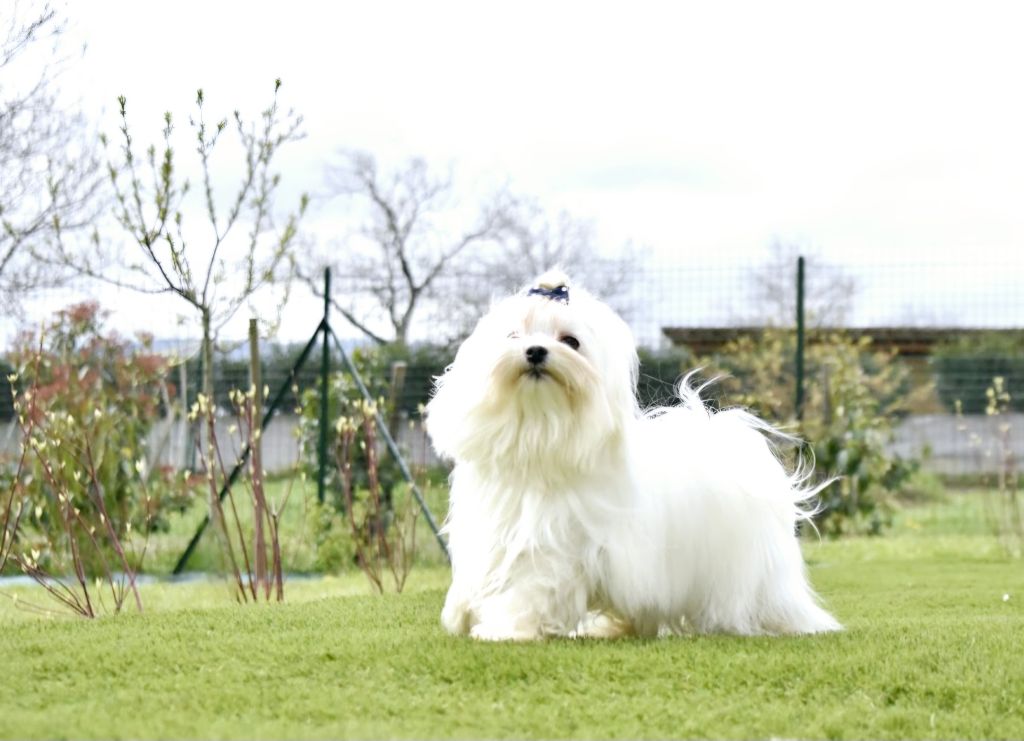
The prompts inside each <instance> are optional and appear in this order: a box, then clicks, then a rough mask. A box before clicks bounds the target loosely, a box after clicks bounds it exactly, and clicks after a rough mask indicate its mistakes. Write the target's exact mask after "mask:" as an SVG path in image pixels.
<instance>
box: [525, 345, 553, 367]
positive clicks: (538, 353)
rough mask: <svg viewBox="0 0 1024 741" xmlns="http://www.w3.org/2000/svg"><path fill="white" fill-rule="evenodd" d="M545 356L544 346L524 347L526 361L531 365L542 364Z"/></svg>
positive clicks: (546, 354) (545, 349) (546, 352)
mask: <svg viewBox="0 0 1024 741" xmlns="http://www.w3.org/2000/svg"><path fill="white" fill-rule="evenodd" d="M547 356H548V350H547V348H546V347H541V346H540V345H533V346H532V347H528V348H526V361H527V362H528V363H529V364H530V365H532V366H538V365H543V364H544V360H545V358H547Z"/></svg>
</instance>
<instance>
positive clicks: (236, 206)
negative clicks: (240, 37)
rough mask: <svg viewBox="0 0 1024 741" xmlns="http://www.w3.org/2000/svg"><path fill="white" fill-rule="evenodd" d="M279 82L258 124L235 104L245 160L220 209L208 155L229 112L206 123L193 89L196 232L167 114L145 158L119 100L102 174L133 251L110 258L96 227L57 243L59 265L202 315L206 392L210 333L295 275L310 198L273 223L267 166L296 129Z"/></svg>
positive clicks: (273, 183)
mask: <svg viewBox="0 0 1024 741" xmlns="http://www.w3.org/2000/svg"><path fill="white" fill-rule="evenodd" d="M280 87H281V81H280V80H277V81H275V83H274V97H273V100H272V102H271V104H270V106H269V107H268V108H266V109H265V110H264V111H263V112H262V113H261V114H260V117H259V122H258V123H247V122H246V121H245V120H244V119H243V117H242V115H241V114H240V113H239V112H238V111H235V112H234V115H233V119H234V127H233V128H234V129H235V130H236V132H237V135H238V144H239V145H240V151H241V156H242V162H241V165H242V167H241V172H240V176H239V179H238V184H237V186H236V187H235V188H234V189H233V190H232V191H231V193H230V196H229V197H228V199H227V204H226V208H223V210H222V205H223V204H219V203H218V197H217V193H216V192H215V191H216V188H215V187H214V176H213V173H212V167H213V162H212V157H213V155H214V151H215V147H217V145H218V143H219V142H220V140H221V134H222V133H223V132H224V130H225V129H227V128H228V120H227V119H221V120H220V121H218V122H217V123H216V124H214V125H212V126H211V125H209V124H207V122H206V120H205V117H204V103H205V100H204V96H203V91H202V90H199V91H198V93H197V95H196V108H197V112H196V115H195V116H194V117H191V118H190V119H189V124H190V126H191V128H192V131H193V133H194V134H195V142H196V149H195V152H196V155H197V157H198V163H199V169H198V173H199V176H200V179H201V182H200V190H201V204H202V211H205V217H206V218H205V220H206V224H204V225H203V226H201V227H198V228H196V229H194V230H186V228H185V221H186V220H185V213H186V212H188V211H187V209H186V208H185V206H184V201H185V198H186V196H187V195H188V193H189V192H190V183H189V181H188V180H187V179H184V178H183V177H182V175H181V173H180V172H179V168H178V162H177V159H176V157H175V152H174V149H173V148H172V146H171V135H172V132H173V130H174V126H173V119H172V116H171V114H170V113H165V114H164V129H163V146H162V147H161V148H160V149H159V151H158V149H157V148H156V147H155V146H150V147H149V148H148V149H147V150H146V154H145V160H141V159H140V157H139V156H138V155H137V154H136V151H135V141H134V138H133V137H132V134H131V132H130V130H129V126H128V114H127V108H126V106H127V102H126V100H125V98H124V97H123V96H122V97H121V98H119V102H120V115H121V121H122V126H121V147H120V154H121V156H120V158H119V161H112V162H110V163H109V165H108V174H109V176H110V180H111V183H112V184H113V187H114V192H115V200H116V207H115V213H114V216H115V217H116V219H117V221H118V223H119V224H120V226H121V228H122V229H123V230H124V232H125V233H126V234H127V235H128V236H129V238H130V242H131V243H132V244H131V246H132V247H134V248H135V249H134V250H132V252H134V254H135V255H136V258H135V259H133V260H130V261H128V262H127V263H124V264H121V265H116V266H112V265H111V257H112V256H111V255H110V254H109V253H108V252H107V251H105V245H106V243H105V242H104V241H103V240H101V239H100V237H99V235H98V234H96V235H95V237H94V247H95V249H94V250H93V251H92V252H91V253H86V252H84V251H80V250H79V251H75V250H69V249H66V248H64V246H63V244H62V243H58V244H59V246H60V248H61V249H60V252H59V254H58V255H57V258H58V262H59V264H61V265H65V266H68V267H70V268H71V269H73V270H74V271H75V272H76V273H78V274H81V275H86V276H88V277H91V278H95V279H97V280H101V281H105V282H107V283H112V284H115V285H118V286H123V287H127V288H130V289H132V290H136V291H139V292H142V293H150V294H168V293H169V294H172V295H175V296H178V297H179V298H180V299H181V300H182V301H183V302H184V303H185V304H186V305H187V306H188V307H189V308H190V309H192V310H193V311H194V312H195V313H196V314H197V315H198V319H199V322H200V324H201V326H202V336H203V339H202V358H203V390H204V393H205V394H206V395H207V397H208V398H212V396H213V382H212V375H211V370H212V365H213V341H214V339H215V338H216V336H217V333H218V332H219V330H220V329H221V328H222V327H223V325H224V324H225V323H226V322H227V321H228V320H230V319H231V317H233V316H234V315H235V313H236V312H237V311H238V310H239V309H240V308H241V307H242V306H244V305H246V304H247V303H249V301H250V298H251V297H252V296H253V294H255V293H256V292H257V291H259V290H261V289H263V288H266V287H270V286H278V287H281V288H282V289H283V290H285V291H286V290H287V286H288V284H289V283H290V281H291V279H292V277H293V276H294V259H293V255H292V248H293V243H294V241H295V238H296V234H297V230H298V223H299V220H300V219H301V218H302V215H303V214H304V212H305V210H306V205H307V203H308V199H307V197H306V196H305V195H303V196H302V197H301V198H300V202H299V204H298V206H297V208H296V210H295V211H293V212H292V213H290V214H289V215H288V216H287V217H286V219H285V221H284V223H283V224H277V223H276V222H275V216H274V211H275V208H274V207H275V197H276V191H277V188H278V185H279V184H280V175H279V174H277V173H275V172H273V171H272V169H271V164H272V162H273V161H274V157H275V156H276V155H277V153H278V151H279V149H280V148H281V147H282V146H283V145H285V144H286V143H288V142H291V141H294V140H296V139H298V138H300V137H301V134H300V133H299V128H300V126H301V124H302V118H301V117H297V116H295V114H294V113H293V112H291V111H288V112H287V113H282V112H281V111H280V110H279V108H278V103H277V93H278V90H279V89H280ZM104 144H106V140H105V139H104ZM188 213H195V211H191V212H188ZM284 298H285V297H284V296H282V297H281V301H282V302H283V301H284Z"/></svg>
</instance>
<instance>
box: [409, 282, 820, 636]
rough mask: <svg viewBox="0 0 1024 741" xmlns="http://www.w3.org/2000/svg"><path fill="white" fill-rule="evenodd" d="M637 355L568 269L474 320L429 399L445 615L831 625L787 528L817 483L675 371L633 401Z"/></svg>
mask: <svg viewBox="0 0 1024 741" xmlns="http://www.w3.org/2000/svg"><path fill="white" fill-rule="evenodd" d="M559 282H564V283H565V284H566V285H568V280H567V278H565V276H564V275H562V274H560V273H559V272H557V271H555V272H553V273H549V274H545V276H542V277H541V278H539V279H538V281H537V283H535V285H557V284H558V283H559ZM565 335H572V336H573V337H575V338H577V339H578V340H579V343H580V347H579V350H575V349H573V348H571V347H570V346H569V345H567V344H566V343H565V342H562V341H561V339H562V337H563V336H565ZM532 346H541V347H544V348H545V349H546V350H547V351H548V356H547V359H546V362H545V363H544V366H543V367H544V369H545V374H544V375H543V376H542V377H541V378H534V377H533V376H531V375H530V374H529V373H528V372H527V371H528V370H529V368H530V365H529V363H528V362H527V360H526V357H525V350H526V348H528V347H532ZM637 372H638V362H637V355H636V349H635V343H634V341H633V336H632V333H631V332H630V330H629V327H628V326H627V325H626V324H625V322H623V321H622V319H621V318H619V317H618V316H617V315H616V314H615V313H614V312H613V311H612V310H611V309H610V308H609V307H608V306H606V305H605V304H603V303H602V302H600V301H598V300H597V299H596V298H594V297H592V296H590V295H589V294H587V293H586V292H585V291H583V290H581V289H579V288H576V287H572V288H571V289H570V300H569V302H568V303H567V304H566V303H561V302H558V301H554V300H551V299H548V298H545V297H543V296H527V295H525V294H520V295H517V296H513V297H511V298H509V299H506V300H504V301H502V302H500V303H498V304H496V305H495V306H494V307H492V309H491V311H490V312H488V314H487V315H486V316H484V317H483V318H482V319H481V320H480V322H479V324H478V325H477V327H476V329H475V330H474V332H473V334H472V335H471V336H470V337H469V338H468V339H467V340H466V341H465V343H463V345H462V347H461V348H460V349H459V351H458V353H457V355H456V358H455V361H454V362H453V363H452V365H451V366H450V367H449V368H448V369H447V371H446V372H445V374H444V375H443V376H442V377H441V378H439V379H438V381H437V385H436V389H435V394H434V397H433V398H432V400H431V401H430V403H429V405H428V407H427V426H428V431H429V433H430V436H431V439H432V441H433V443H434V446H435V448H436V449H437V450H438V452H439V453H440V454H441V455H443V456H446V457H448V458H450V459H452V460H453V461H454V462H455V468H454V471H453V473H452V478H451V500H450V509H449V513H448V518H447V521H446V524H445V531H446V532H447V535H448V539H449V546H450V550H451V554H452V585H451V588H450V590H449V592H448V597H447V599H446V601H445V606H444V609H443V612H442V623H443V624H444V626H445V628H446V629H448V630H449V631H451V632H452V633H456V634H467V633H468V634H470V635H472V636H474V637H476V638H481V639H489V640H531V639H538V638H543V637H545V636H569V635H617V634H621V633H635V634H637V635H642V636H654V635H658V634H659V633H665V632H672V633H681V632H697V633H713V632H727V633H736V634H742V635H755V634H780V633H814V632H820V631H829V630H838V629H840V625H839V623H838V622H836V620H835V619H834V618H833V617H832V616H831V615H829V614H828V613H827V612H826V611H825V610H823V609H822V608H821V607H820V606H819V604H818V600H817V598H816V596H815V594H814V593H813V591H812V590H811V588H810V586H809V584H808V581H807V575H806V569H805V566H804V562H803V558H802V555H801V552H800V547H799V543H798V541H797V539H796V537H795V528H796V524H797V522H798V521H799V520H801V519H805V518H806V517H807V516H808V509H807V507H808V503H809V502H810V501H811V500H813V498H814V496H815V494H816V493H817V490H816V489H815V488H810V487H807V486H806V481H807V477H808V476H809V471H803V472H799V471H798V472H796V473H794V474H788V473H787V472H786V470H785V468H784V467H783V465H782V464H781V463H780V462H779V460H778V458H777V457H776V455H775V453H774V451H773V449H772V447H771V445H770V443H769V440H770V438H771V437H772V436H775V435H776V434H778V433H776V432H775V431H774V430H773V429H772V428H771V427H770V426H769V425H768V424H767V423H765V422H763V421H761V420H759V419H757V418H756V417H754V416H752V415H750V414H748V413H746V412H744V411H741V410H728V411H722V412H712V411H711V410H710V409H708V408H707V407H706V405H705V404H704V403H703V402H702V401H701V399H700V397H699V392H698V391H697V390H694V389H691V388H690V386H689V384H688V383H687V382H684V383H682V384H681V385H680V389H679V396H680V404H679V405H678V406H674V407H671V408H663V409H658V410H654V411H652V412H648V413H643V412H642V411H641V410H640V409H639V408H638V406H637V401H636V393H635V389H636V379H637Z"/></svg>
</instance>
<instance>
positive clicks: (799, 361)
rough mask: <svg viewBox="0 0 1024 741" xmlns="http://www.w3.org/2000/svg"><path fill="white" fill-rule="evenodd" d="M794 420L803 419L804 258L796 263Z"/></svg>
mask: <svg viewBox="0 0 1024 741" xmlns="http://www.w3.org/2000/svg"><path fill="white" fill-rule="evenodd" d="M795 375H796V403H795V405H794V409H795V411H796V418H797V419H803V418H804V258H803V256H802V255H801V256H800V257H798V258H797V261H796V373H795Z"/></svg>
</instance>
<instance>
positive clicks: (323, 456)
mask: <svg viewBox="0 0 1024 741" xmlns="http://www.w3.org/2000/svg"><path fill="white" fill-rule="evenodd" d="M330 310H331V269H330V268H325V269H324V319H323V323H322V327H323V333H324V336H323V341H324V345H323V352H322V354H321V356H320V440H319V444H318V445H317V451H316V462H317V472H316V498H317V500H318V501H319V502H320V504H323V503H324V498H325V497H326V494H327V488H326V485H327V425H328V420H327V416H328V411H329V408H328V404H327V402H328V398H327V385H328V382H329V380H330V379H329V378H328V375H329V373H330V370H331V368H330V363H331V357H330V345H329V344H328V336H327V335H328V334H329V331H328V328H329V327H330V324H329V323H328V320H327V317H328V313H329V312H330Z"/></svg>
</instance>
